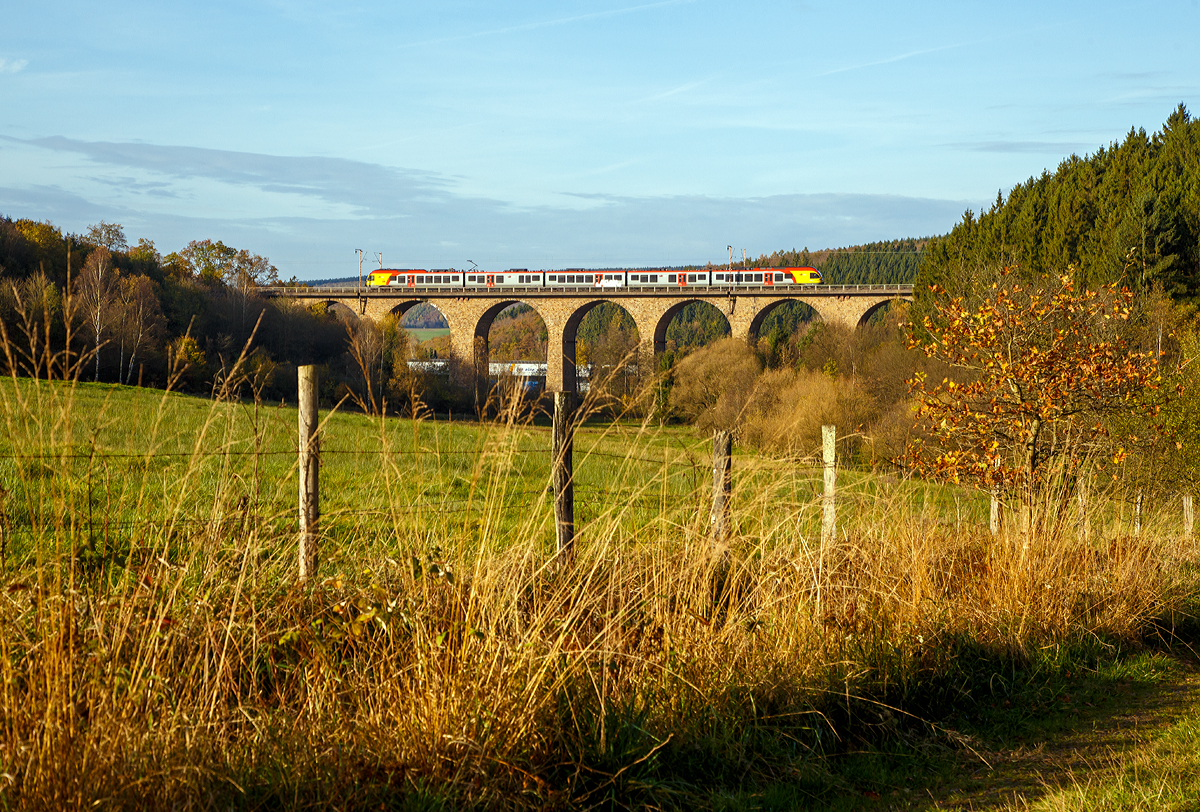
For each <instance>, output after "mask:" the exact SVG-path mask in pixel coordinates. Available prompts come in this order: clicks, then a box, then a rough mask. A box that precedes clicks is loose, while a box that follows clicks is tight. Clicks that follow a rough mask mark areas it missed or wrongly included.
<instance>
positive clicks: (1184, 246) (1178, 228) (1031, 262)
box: [917, 104, 1200, 299]
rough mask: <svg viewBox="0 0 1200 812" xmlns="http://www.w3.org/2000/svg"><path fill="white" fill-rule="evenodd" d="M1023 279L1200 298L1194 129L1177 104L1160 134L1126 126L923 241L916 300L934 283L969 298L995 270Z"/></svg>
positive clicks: (1198, 166) (1198, 144)
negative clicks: (1051, 277)
mask: <svg viewBox="0 0 1200 812" xmlns="http://www.w3.org/2000/svg"><path fill="white" fill-rule="evenodd" d="M1004 267H1008V268H1009V269H1010V272H1013V273H1017V274H1020V275H1023V276H1025V277H1027V278H1033V277H1037V276H1042V275H1045V274H1062V273H1064V272H1066V271H1067V270H1068V269H1071V270H1072V273H1073V274H1074V282H1075V284H1076V285H1078V286H1082V287H1092V286H1095V285H1097V284H1107V283H1112V282H1119V283H1121V284H1123V285H1126V286H1128V287H1130V288H1132V289H1134V290H1135V291H1144V290H1148V289H1152V288H1155V287H1160V288H1161V289H1162V290H1163V291H1164V292H1166V293H1167V294H1168V295H1170V296H1171V297H1173V298H1175V299H1191V298H1194V297H1196V296H1197V295H1198V294H1200V122H1197V121H1195V120H1193V119H1192V118H1191V116H1190V115H1189V114H1188V111H1187V108H1186V107H1184V105H1182V104H1180V105H1179V107H1178V108H1176V110H1175V111H1174V112H1173V113H1172V114H1171V115H1170V117H1169V118H1168V119H1167V121H1166V123H1165V124H1164V125H1163V128H1162V129H1161V130H1160V131H1159V132H1156V133H1154V134H1153V135H1147V133H1146V131H1145V130H1144V129H1131V130H1130V131H1129V133H1128V135H1126V136H1125V139H1124V140H1123V141H1122V142H1120V143H1115V142H1114V143H1112V144H1111V145H1109V147H1107V148H1103V147H1102V148H1100V149H1099V150H1098V151H1097V152H1096V153H1095V154H1094V155H1090V156H1084V157H1082V158H1081V157H1079V156H1077V155H1072V156H1071V157H1069V158H1067V159H1066V160H1064V161H1063V162H1062V163H1060V164H1059V166H1058V169H1057V170H1056V171H1055V172H1054V174H1050V173H1048V172H1043V173H1042V175H1041V176H1040V177H1036V178H1032V177H1031V178H1030V179H1029V180H1027V181H1025V182H1024V183H1022V184H1019V185H1017V186H1016V187H1014V188H1013V189H1012V191H1010V192H1009V194H1008V197H1007V198H1006V197H1004V195H1003V194H997V196H996V202H995V203H993V204H992V206H991V207H990V208H989V209H988V210H987V211H985V212H981V213H980V214H979V215H978V216H976V215H975V214H974V213H973V212H971V211H969V210H968V211H967V212H966V213H965V214H964V215H963V218H962V221H961V222H959V223H958V224H957V225H956V226H955V227H954V229H953V230H952V231H951V232H950V233H949V234H947V235H945V236H943V237H938V238H935V239H933V240H930V241H929V245H928V246H927V248H926V250H925V252H924V254H923V260H922V263H921V268H920V273H919V274H918V278H917V285H918V297H919V298H927V294H924V293H922V291H926V292H927V291H928V290H929V288H930V287H931V286H933V285H937V286H938V287H940V288H942V289H944V290H947V291H949V292H951V293H965V292H970V291H972V290H978V289H981V288H983V287H986V286H988V285H990V284H991V281H992V280H993V278H994V276H995V274H996V273H997V272H998V270H999V269H1001V268H1004Z"/></svg>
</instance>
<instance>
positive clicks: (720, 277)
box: [717, 273, 725, 282]
mask: <svg viewBox="0 0 1200 812" xmlns="http://www.w3.org/2000/svg"><path fill="white" fill-rule="evenodd" d="M717 281H718V282H724V281H725V274H723V273H719V274H717Z"/></svg>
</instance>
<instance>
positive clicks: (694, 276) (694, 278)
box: [688, 273, 696, 283]
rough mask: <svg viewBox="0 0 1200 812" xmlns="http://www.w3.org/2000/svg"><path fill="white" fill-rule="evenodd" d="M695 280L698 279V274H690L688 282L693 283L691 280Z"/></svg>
mask: <svg viewBox="0 0 1200 812" xmlns="http://www.w3.org/2000/svg"><path fill="white" fill-rule="evenodd" d="M695 281H696V275H695V274H694V273H690V274H688V282H689V283H691V282H695Z"/></svg>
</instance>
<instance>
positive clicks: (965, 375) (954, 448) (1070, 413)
mask: <svg viewBox="0 0 1200 812" xmlns="http://www.w3.org/2000/svg"><path fill="white" fill-rule="evenodd" d="M935 293H936V294H938V295H939V298H938V300H937V301H935V303H934V307H933V311H932V313H931V314H930V315H929V316H927V317H926V318H925V319H924V324H923V326H924V328H925V329H924V335H920V336H914V338H913V339H912V341H911V346H912V347H914V348H920V349H922V350H924V352H925V354H926V355H927V356H928V357H930V358H932V359H937V360H940V361H943V362H945V363H946V364H948V365H950V367H951V368H952V369H954V370H956V371H957V372H958V374H957V375H956V376H955V378H956V379H951V378H949V377H947V378H944V379H943V380H942V381H941V382H940V383H937V384H934V385H930V383H929V381H927V380H926V378H925V376H924V375H923V374H919V375H917V376H916V377H914V378H913V379H911V380H910V381H909V385H910V387H911V388H912V391H913V394H914V396H915V398H916V401H917V413H918V419H919V420H921V421H923V422H924V423H925V427H926V428H927V429H928V430H929V436H930V437H931V441H930V442H928V443H922V442H914V443H913V444H912V445H910V446H909V448H908V452H907V462H908V463H909V464H910V465H912V466H913V467H914V468H916V469H917V470H918V471H920V472H921V473H923V474H925V475H927V476H932V477H935V478H939V479H946V480H950V481H954V482H969V483H973V484H976V485H979V486H982V487H984V488H986V489H988V490H995V491H999V492H1005V493H1009V494H1014V495H1020V496H1022V497H1023V498H1028V497H1029V496H1031V495H1033V494H1035V493H1037V492H1039V491H1040V490H1041V489H1042V488H1044V487H1045V486H1046V485H1048V484H1050V482H1051V481H1053V482H1054V483H1056V484H1058V485H1062V484H1064V483H1066V484H1068V485H1069V483H1070V482H1072V481H1073V480H1074V478H1075V477H1076V476H1077V475H1078V474H1079V473H1080V472H1081V470H1082V468H1083V467H1084V466H1089V465H1095V464H1097V463H1103V462H1105V461H1108V462H1120V461H1121V460H1122V459H1123V458H1124V456H1125V454H1126V453H1127V452H1128V449H1129V448H1130V447H1131V444H1134V443H1137V442H1138V438H1137V437H1135V436H1129V435H1123V434H1122V433H1121V432H1118V431H1115V430H1114V429H1113V425H1112V420H1111V418H1113V417H1116V416H1119V415H1122V414H1130V413H1135V412H1136V413H1138V414H1140V415H1142V416H1143V417H1145V418H1149V419H1150V420H1151V421H1153V419H1154V418H1155V416H1157V415H1158V413H1159V410H1160V409H1161V407H1162V405H1163V402H1164V400H1165V398H1164V396H1163V393H1162V392H1161V389H1160V384H1161V382H1162V375H1161V370H1160V368H1159V366H1160V364H1159V362H1160V358H1159V355H1158V354H1157V353H1154V352H1143V351H1139V350H1137V349H1135V348H1133V346H1132V344H1131V342H1130V341H1129V340H1128V336H1129V327H1128V322H1129V318H1130V315H1131V313H1132V310H1133V307H1132V305H1133V293H1131V292H1130V291H1129V290H1128V289H1125V288H1119V287H1117V286H1116V285H1110V286H1107V287H1100V288H1095V289H1089V290H1076V289H1075V286H1074V283H1073V282H1072V274H1071V273H1070V272H1068V273H1066V274H1064V275H1063V276H1061V277H1058V278H1054V279H1046V280H1044V281H1043V282H1042V283H1041V284H1037V285H1025V284H1022V283H1021V282H1018V281H1008V273H1007V271H1006V272H1005V274H1004V275H1002V277H1001V280H1000V281H999V282H997V283H995V284H993V285H992V287H991V289H990V290H989V291H987V292H986V294H985V295H984V296H982V297H981V298H980V300H979V301H978V302H977V303H975V304H967V303H966V302H965V301H964V299H963V298H962V297H949V296H946V295H945V294H944V292H943V291H938V290H935ZM1143 425H1145V423H1144V422H1143ZM1143 439H1144V438H1143Z"/></svg>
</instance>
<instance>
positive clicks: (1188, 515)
mask: <svg viewBox="0 0 1200 812" xmlns="http://www.w3.org/2000/svg"><path fill="white" fill-rule="evenodd" d="M1195 526H1196V514H1195V512H1194V511H1193V510H1192V495H1191V494H1190V493H1189V494H1186V495H1184V497H1183V537H1184V538H1185V539H1190V538H1191V537H1192V530H1193V528H1194V527H1195Z"/></svg>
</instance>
